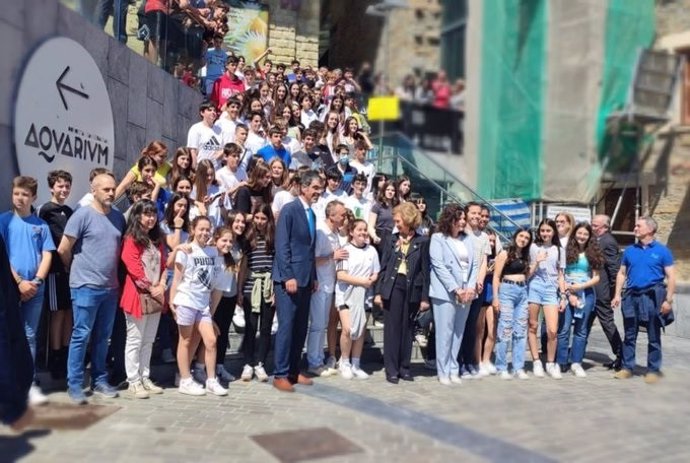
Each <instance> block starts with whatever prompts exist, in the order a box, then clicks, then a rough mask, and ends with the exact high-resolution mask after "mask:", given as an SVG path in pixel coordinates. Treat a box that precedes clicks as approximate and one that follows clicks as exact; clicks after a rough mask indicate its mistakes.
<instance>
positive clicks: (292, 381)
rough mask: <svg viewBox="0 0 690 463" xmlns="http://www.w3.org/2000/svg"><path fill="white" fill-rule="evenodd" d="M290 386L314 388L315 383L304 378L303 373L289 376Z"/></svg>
mask: <svg viewBox="0 0 690 463" xmlns="http://www.w3.org/2000/svg"><path fill="white" fill-rule="evenodd" d="M288 380H290V384H299V385H301V386H312V385H313V384H314V381H313V380H312V379H311V378H308V377H306V376H304V375H303V374H302V373H300V374H298V375H297V376H296V377H295V376H288Z"/></svg>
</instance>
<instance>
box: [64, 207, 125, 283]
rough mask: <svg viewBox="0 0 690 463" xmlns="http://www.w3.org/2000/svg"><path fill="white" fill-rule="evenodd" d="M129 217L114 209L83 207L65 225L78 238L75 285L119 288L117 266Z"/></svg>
mask: <svg viewBox="0 0 690 463" xmlns="http://www.w3.org/2000/svg"><path fill="white" fill-rule="evenodd" d="M124 232H125V219H124V217H123V216H122V212H120V211H118V210H116V209H111V210H110V212H109V213H108V214H107V215H104V214H101V213H100V212H98V211H97V210H96V209H94V208H93V207H80V208H79V209H77V210H76V211H75V212H74V214H72V217H70V218H69V220H68V221H67V225H65V235H66V236H70V237H72V238H76V239H77V241H76V242H75V243H74V247H73V248H72V255H73V257H74V258H73V260H72V267H71V269H70V275H69V285H70V287H71V288H80V287H82V286H90V287H94V288H117V287H119V282H118V279H117V266H118V262H119V261H120V250H121V245H122V235H123V234H124Z"/></svg>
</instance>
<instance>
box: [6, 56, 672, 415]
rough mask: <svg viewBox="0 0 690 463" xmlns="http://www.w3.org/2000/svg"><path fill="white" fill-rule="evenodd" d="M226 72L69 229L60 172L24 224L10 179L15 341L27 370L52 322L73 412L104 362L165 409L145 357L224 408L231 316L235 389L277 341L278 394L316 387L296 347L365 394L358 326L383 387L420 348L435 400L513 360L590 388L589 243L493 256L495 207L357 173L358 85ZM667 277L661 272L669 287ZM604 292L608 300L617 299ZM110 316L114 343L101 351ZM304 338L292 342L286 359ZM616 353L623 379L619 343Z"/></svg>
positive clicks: (361, 121)
mask: <svg viewBox="0 0 690 463" xmlns="http://www.w3.org/2000/svg"><path fill="white" fill-rule="evenodd" d="M236 66H237V60H236V58H234V57H230V58H228V59H227V62H226V70H225V74H224V76H223V77H221V78H219V79H217V80H216V81H215V83H214V84H213V87H212V92H211V94H212V98H211V101H209V102H205V103H203V104H202V105H201V106H200V108H199V116H200V121H199V122H198V123H196V124H194V125H193V126H192V127H190V129H189V133H188V142H187V146H185V147H181V148H178V149H177V150H176V151H175V152H174V154H173V156H172V159H171V160H170V161H168V159H169V158H170V153H169V151H168V147H167V146H166V145H165V144H163V143H162V142H160V141H153V142H151V143H149V144H148V145H147V146H145V147H144V148H143V149H142V152H141V156H140V158H139V159H138V160H137V162H136V163H135V164H134V165H133V166H132V168H131V169H130V170H129V171H128V172H127V174H126V175H125V177H124V178H123V179H121V180H120V181H119V182H117V181H116V179H115V178H114V176H113V174H112V173H111V172H109V171H106V170H105V169H101V168H96V169H94V170H93V171H92V172H91V176H90V182H91V184H90V190H91V193H88V194H87V195H85V196H84V197H83V198H80V199H79V201H78V203H77V206H76V208H75V210H73V209H72V208H70V207H69V206H68V205H67V202H68V198H69V195H70V190H71V187H72V176H71V175H70V173H69V172H66V171H62V170H57V171H54V172H51V173H50V174H49V175H48V178H47V187H48V188H49V189H50V192H51V200H50V201H49V202H47V203H46V204H43V205H40V206H38V207H36V208H35V207H34V205H33V202H34V200H35V199H36V196H37V191H38V188H39V182H38V179H33V178H31V177H26V176H21V177H17V178H16V179H15V180H14V183H13V189H12V210H11V211H9V212H7V213H5V214H3V215H2V216H0V236H2V238H3V239H4V241H5V243H6V246H7V249H8V253H9V257H10V263H11V266H12V274H13V277H14V279H15V281H16V283H17V285H18V289H19V292H20V296H21V313H22V316H23V320H24V327H25V333H26V338H27V340H28V343H29V345H30V347H31V354H32V357H33V358H34V360H35V359H36V345H37V333H38V325H39V321H40V318H41V313H42V311H43V310H44V308H45V309H46V310H48V311H50V318H49V319H50V327H49V329H48V333H49V341H48V342H49V347H50V352H49V355H48V367H49V369H50V371H51V373H52V375H53V376H54V377H56V378H59V377H64V376H65V375H66V377H67V386H68V393H69V395H70V397H71V398H72V399H73V400H74V401H75V402H77V403H85V402H86V400H87V398H86V395H85V394H84V389H83V386H84V384H83V383H84V365H85V360H86V357H87V350H88V348H89V346H90V348H91V352H90V356H89V361H90V365H91V387H92V389H93V390H94V391H95V392H97V393H100V394H102V395H105V396H107V397H115V396H117V395H118V392H117V389H116V388H114V387H113V386H112V384H111V382H110V381H109V378H108V373H107V361H106V359H107V358H108V357H109V356H110V357H115V358H116V359H117V358H118V356H119V358H123V363H124V370H125V371H124V375H125V376H126V381H127V383H128V391H129V393H130V394H132V395H133V396H134V397H136V398H146V397H149V396H150V395H151V394H160V393H162V392H163V389H162V388H161V387H159V386H158V385H156V384H155V383H154V382H153V381H152V379H151V377H150V361H151V355H152V351H153V345H154V343H155V342H159V343H160V345H161V350H162V357H163V360H164V361H168V362H175V361H176V362H177V365H178V371H179V377H178V381H179V382H178V383H177V384H178V390H179V392H181V393H184V394H190V395H203V394H206V393H212V394H216V395H226V394H227V393H228V389H227V385H228V384H229V383H230V382H232V381H234V380H235V378H234V376H233V374H232V373H231V372H229V371H227V369H226V363H225V360H226V359H225V355H226V351H227V349H228V344H229V341H228V333H229V330H230V326H231V323H232V319H233V316H234V315H235V313H236V312H237V313H238V315H239V314H241V315H242V317H241V318H243V319H244V324H245V326H244V339H243V343H242V353H243V356H244V363H245V365H244V367H243V368H242V370H241V372H235V373H239V376H240V379H241V380H242V381H251V380H252V379H253V378H256V379H257V380H258V381H261V382H266V381H268V380H269V376H270V374H271V372H270V371H268V366H267V363H268V362H267V358H268V355H269V351H270V350H271V346H272V339H273V334H274V333H276V331H278V337H279V338H281V336H282V337H283V338H282V340H281V341H280V342H281V346H282V347H281V349H282V350H283V351H282V352H278V351H279V350H281V349H277V348H276V349H275V350H276V364H278V363H280V364H281V367H280V368H282V364H283V363H286V362H288V357H289V363H290V372H289V373H286V374H287V376H286V377H285V378H284V377H283V376H284V375H283V373H282V372H281V375H280V377H279V375H278V374H276V381H274V385H276V387H277V388H278V389H281V390H293V389H292V384H295V383H299V384H310V382H311V380H310V379H308V378H306V377H304V376H303V375H301V374H300V375H299V376H297V375H296V372H295V371H294V367H293V365H292V364H293V363H294V361H293V360H294V356H295V355H297V354H300V355H301V352H302V349H303V348H304V347H305V344H306V348H307V355H306V357H307V363H308V372H309V373H310V375H311V376H314V377H316V376H329V375H334V374H339V375H340V376H342V377H343V378H345V379H351V378H358V379H366V378H367V377H368V376H369V374H368V373H367V372H365V371H364V370H363V369H362V368H361V355H362V351H363V345H364V341H365V337H366V331H367V321H368V319H369V318H370V317H371V318H373V319H374V320H375V323H382V324H383V327H384V352H383V354H384V370H385V376H386V379H387V381H389V382H390V383H398V382H399V381H400V380H402V381H412V380H413V376H412V373H411V370H410V361H411V351H412V343H413V342H414V340H417V342H419V343H420V345H422V346H425V347H426V349H425V354H426V359H425V360H426V364H427V366H428V367H430V368H434V369H436V371H437V373H438V379H439V382H440V383H441V384H443V385H451V384H453V383H459V382H461V379H462V378H478V377H482V376H488V375H492V374H498V375H499V376H500V377H501V378H504V379H510V378H513V377H514V376H517V377H518V378H520V379H526V378H528V377H529V376H528V374H527V373H526V372H525V368H524V364H525V361H524V353H525V350H526V346H525V345H526V344H528V346H529V347H528V348H529V350H530V353H531V356H532V359H533V374H534V376H537V377H541V376H544V375H545V372H546V373H547V374H548V375H549V376H551V377H553V378H556V379H558V378H561V375H562V372H563V371H564V370H565V369H566V368H569V369H570V371H572V373H573V374H574V375H575V376H577V377H584V376H586V373H585V370H584V368H583V365H582V361H583V356H584V352H585V347H586V343H587V336H588V334H589V330H590V328H591V325H592V320H593V318H594V316H593V313H594V309H593V307H594V304H595V297H594V288H595V287H596V286H597V284H598V283H599V280H600V275H601V273H602V269H605V267H606V265H608V264H609V263H610V262H609V260H610V259H606V260H605V259H604V258H603V257H602V252H601V250H600V248H599V246H598V244H597V242H598V239H597V238H598V236H599V235H598V234H597V235H595V233H594V231H593V229H592V226H590V225H589V224H588V223H580V224H575V223H574V220H573V219H572V217H570V216H568V215H567V214H559V216H558V217H556V220H555V221H554V220H551V219H545V220H543V221H542V222H541V223H540V224H539V226H538V228H537V231H536V235H535V236H534V237H533V236H532V233H531V232H530V231H529V230H519V231H518V232H516V233H515V235H514V236H513V237H512V240H511V241H510V242H509V243H505V244H503V245H502V244H501V242H500V240H499V239H498V237H497V235H496V233H494V232H493V231H492V230H491V229H490V228H489V227H488V224H489V220H490V211H489V208H488V207H487V206H486V205H482V204H478V203H468V204H466V205H464V206H460V205H458V204H450V205H447V206H446V207H445V208H444V209H443V210H442V211H441V212H440V215H439V220H438V223H435V222H434V220H432V218H431V216H430V214H429V213H428V211H427V207H426V202H425V201H424V199H423V198H422V197H420V196H419V195H417V194H415V193H414V192H413V190H414V189H413V185H412V183H411V180H410V178H408V177H406V176H404V175H401V176H399V177H397V178H394V179H393V178H389V177H388V176H387V175H385V174H383V173H379V172H377V171H376V167H375V166H374V165H373V164H372V163H371V162H370V161H369V160H368V159H367V157H368V156H367V154H368V152H369V150H370V149H371V148H372V145H371V142H370V140H369V138H368V135H367V133H368V124H367V123H366V119H365V117H364V116H363V115H362V114H361V112H360V111H359V102H358V96H357V94H356V93H354V92H356V91H357V90H358V88H357V83H356V82H354V81H353V79H352V70H347V69H346V70H345V71H344V72H340V71H338V70H334V71H327V72H326V73H325V75H324V76H323V77H324V84H323V85H322V86H319V87H317V86H315V85H312V84H310V83H309V82H310V81H309V80H305V81H302V80H301V79H302V77H301V76H300V69H299V68H298V67H295V68H294V73H292V74H289V75H283V74H282V73H281V70H279V71H278V73H272V72H269V71H268V70H270V63H266V65H265V68H264V69H265V70H267V71H266V72H265V74H264V75H265V76H266V77H267V78H266V80H264V81H261V83H259V84H258V85H257V86H255V87H251V86H250V87H249V90H246V89H243V88H242V86H244V85H245V84H247V83H248V81H247V79H246V76H244V77H242V78H240V77H238V74H237V73H236V69H237V67H236ZM271 76H273V79H274V81H273V82H271V79H270V77H271ZM238 80H239V82H240V83H242V86H240V85H237V86H236V88H237V89H239V90H237V91H236V90H235V84H237V82H238ZM312 83H313V82H312ZM125 198H126V200H125ZM298 201H301V202H302V203H303V205H305V210H306V211H307V215H306V222H308V226H309V232H308V233H309V235H306V237H307V241H309V240H310V239H309V237H311V247H309V245H307V248H308V249H307V251H306V252H307V253H308V254H309V255H310V256H311V258H313V266H312V268H311V269H308V272H307V275H309V274H311V275H312V276H311V277H309V278H310V279H309V281H312V279H313V281H314V282H317V283H315V284H314V287H313V288H312V289H313V292H312V293H311V296H310V302H309V303H308V308H307V314H308V318H309V320H310V323H309V328H308V331H307V327H306V316H305V318H304V323H305V325H304V327H297V328H295V331H294V333H296V334H295V337H294V339H293V338H291V335H290V334H289V333H286V332H285V330H286V328H282V329H283V331H282V332H281V331H280V330H281V328H280V327H281V315H280V314H281V310H280V307H278V311H277V314H276V302H277V299H279V296H280V297H288V296H286V292H287V294H290V295H292V294H293V292H292V289H294V288H291V287H290V284H287V283H289V282H290V281H292V279H293V278H292V276H291V275H288V276H286V277H285V278H283V277H278V276H277V273H282V272H286V270H285V268H284V266H285V262H288V263H290V262H291V261H290V259H293V261H294V260H295V259H296V257H294V256H292V257H290V256H289V255H288V256H287V257H286V256H285V255H284V251H285V248H286V247H289V246H293V245H295V243H291V242H290V240H291V239H292V238H291V236H288V235H287V233H288V232H286V231H285V230H290V229H291V228H290V227H292V226H293V225H294V224H293V223H292V222H293V221H294V217H293V215H292V214H290V215H284V216H283V211H285V210H286V209H285V208H286V207H288V205H291V204H293V203H295V202H298ZM121 211H122V212H121ZM595 219H596V218H595ZM599 219H601V217H599ZM650 220H651V219H650ZM599 222H601V220H599ZM605 225H608V224H605ZM654 231H656V229H654ZM652 235H653V233H652ZM298 244H299V243H298ZM615 258H617V256H614V259H615ZM285 259H288V260H287V261H285ZM309 262H311V261H309ZM669 262H670V264H671V266H672V258H670V254H668V255H667V254H664V261H663V263H664V268H665V267H666V266H668V265H669ZM292 263H295V262H292ZM297 263H299V262H297ZM606 271H607V272H608V273H609V274H610V275H615V274H616V271H611V269H610V268H609V269H607V270H606ZM666 276H668V275H666ZM663 278H664V275H663V272H662V275H661V279H662V281H663ZM611 279H615V276H610V277H609V278H608V279H607V282H611ZM286 281H287V283H286ZM607 284H609V283H607ZM622 285H623V283H621V286H622ZM602 291H603V290H602ZM605 291H606V297H608V298H609V299H614V301H615V297H614V291H613V288H612V287H608V288H606V290H605ZM276 292H277V293H276ZM602 294H603V293H602ZM620 294H621V292H620V288H616V291H615V296H620ZM671 294H672V291H671ZM602 297H603V296H602ZM118 307H119V309H118ZM118 310H121V313H122V314H123V315H124V324H123V326H124V327H125V328H124V330H122V331H121V332H119V331H118V330H117V329H116V330H115V332H113V324H114V320H115V318H116V312H117V311H118ZM608 310H609V311H610V310H611V307H610V305H609V307H608ZM282 313H283V315H282V317H286V312H285V311H284V310H283V311H282ZM429 314H432V315H431V316H429ZM540 314H543V324H542V328H541V330H542V333H541V337H542V339H543V341H544V345H542V346H541V355H543V356H544V357H545V360H546V366H545V368H544V366H543V365H542V362H541V360H540V359H541V357H540V346H539V342H538V339H539V335H540V333H539V320H540V318H541V317H540ZM597 315H598V316H599V317H600V318H601V317H602V316H603V315H601V314H600V313H599V311H597ZM611 319H612V316H611ZM430 320H433V322H430ZM282 323H287V322H286V321H285V319H284V320H283V321H282ZM289 323H290V324H293V323H295V321H294V320H293V319H292V318H290V320H289ZM300 323H301V322H300ZM338 325H340V329H341V334H340V339H339V342H338V339H337V329H338ZM571 328H572V337H573V340H572V345H571V341H570V338H571ZM614 328H615V327H614ZM302 329H303V331H304V333H303V334H304V337H306V342H301V343H300V342H299V341H300V336H301V335H302V331H301V330H302ZM171 333H176V337H177V339H174V337H173V336H171ZM281 333H282V334H281ZM626 333H627V331H626ZM257 334H258V337H257ZM635 334H636V333H635ZM607 335H608V333H607ZM615 335H616V336H618V333H617V332H616V333H615ZM612 336H613V335H612ZM285 337H287V341H285ZM614 337H615V336H614ZM295 339H297V342H295ZM301 341H304V339H302V340H301ZM659 342H660V341H659ZM633 343H634V341H633ZM175 344H176V345H177V347H176V348H174V345H175ZM324 344H327V351H326V354H325V353H324ZM509 344H512V352H513V355H512V370H509V369H508V362H507V352H508V346H509ZM612 348H613V350H614V354H615V355H616V356H617V357H618V363H620V358H621V357H622V356H623V354H624V351H625V349H623V348H621V347H620V336H618V347H615V346H614V342H613V341H612ZM109 349H110V354H109V353H108V351H109ZM285 349H288V350H289V351H290V352H289V354H288V353H286V352H284V350H285ZM659 350H660V349H659ZM173 352H174V353H173ZM338 352H339V357H338ZM494 352H495V364H494V363H492V361H491V358H492V355H493V354H494ZM659 355H660V354H659ZM279 357H280V359H279ZM278 360H280V362H279V361H278ZM116 363H117V362H116ZM623 363H625V362H623ZM286 365H287V363H286ZM615 366H620V365H618V364H617V365H615ZM623 366H624V368H625V369H630V367H629V365H628V366H626V365H625V364H624V365H623ZM658 367H660V357H659V363H658ZM276 368H278V367H276ZM285 369H287V366H285ZM625 369H624V370H623V371H627V370H625ZM657 371H658V368H657ZM278 380H280V381H278ZM285 381H287V382H285ZM29 398H30V401H31V403H34V404H40V403H43V402H45V401H46V400H47V398H46V396H45V395H43V393H42V392H41V389H40V387H39V386H38V385H37V384H36V383H34V385H33V386H32V387H31V390H30V394H29Z"/></svg>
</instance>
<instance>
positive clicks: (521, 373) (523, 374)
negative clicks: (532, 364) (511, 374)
mask: <svg viewBox="0 0 690 463" xmlns="http://www.w3.org/2000/svg"><path fill="white" fill-rule="evenodd" d="M515 375H516V376H517V377H518V379H529V376H528V375H527V372H526V371H525V370H523V369H522V368H520V369H519V370H518V371H516V372H515Z"/></svg>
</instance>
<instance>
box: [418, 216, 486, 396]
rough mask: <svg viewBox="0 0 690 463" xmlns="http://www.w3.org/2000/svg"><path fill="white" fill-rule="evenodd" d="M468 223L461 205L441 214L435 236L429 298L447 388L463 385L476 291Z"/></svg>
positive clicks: (439, 368) (475, 266) (438, 358)
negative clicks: (463, 349) (463, 350)
mask: <svg viewBox="0 0 690 463" xmlns="http://www.w3.org/2000/svg"><path fill="white" fill-rule="evenodd" d="M466 225H467V220H466V217H465V211H464V210H463V208H462V206H460V205H459V204H449V205H447V206H446V207H445V208H444V209H443V212H441V217H440V219H439V221H438V224H437V230H438V232H437V233H434V234H433V235H432V236H431V243H430V246H429V254H430V257H431V275H430V287H429V297H430V299H431V302H432V307H433V313H434V326H435V328H436V370H437V372H438V380H439V382H440V383H441V384H443V385H444V386H450V385H451V384H453V383H457V384H460V382H461V381H460V377H459V376H458V373H459V365H458V351H459V350H460V344H461V343H462V335H463V332H464V331H465V323H466V322H467V315H468V314H469V310H470V303H471V302H472V300H473V299H474V298H475V297H476V296H477V295H476V293H475V287H476V283H477V274H478V273H479V264H480V262H479V260H478V259H477V257H478V256H477V254H476V253H475V251H474V248H473V240H472V238H471V237H469V236H467V235H466V234H465V226H466Z"/></svg>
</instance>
